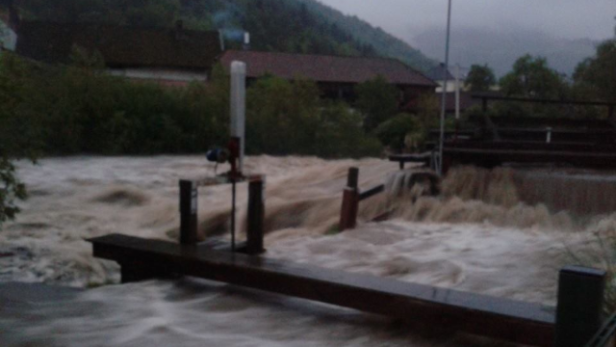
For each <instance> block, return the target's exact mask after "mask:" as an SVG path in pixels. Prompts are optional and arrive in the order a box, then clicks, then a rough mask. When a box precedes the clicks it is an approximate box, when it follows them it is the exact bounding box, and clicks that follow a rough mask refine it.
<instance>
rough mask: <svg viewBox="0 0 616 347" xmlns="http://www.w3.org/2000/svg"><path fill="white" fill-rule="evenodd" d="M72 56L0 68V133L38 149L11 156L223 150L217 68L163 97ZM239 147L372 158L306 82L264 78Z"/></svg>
mask: <svg viewBox="0 0 616 347" xmlns="http://www.w3.org/2000/svg"><path fill="white" fill-rule="evenodd" d="M73 53H74V54H73V60H74V64H72V65H70V66H54V67H50V66H44V65H38V64H33V63H26V62H24V61H22V60H20V59H19V58H17V57H15V56H13V55H11V54H4V55H3V56H2V57H1V58H0V101H3V105H4V107H3V109H2V111H1V112H2V125H3V129H4V130H6V131H7V132H8V133H11V134H27V135H28V136H20V139H19V141H14V143H20V142H21V143H23V142H24V141H26V140H27V141H31V142H34V141H38V145H37V146H21V147H23V148H39V149H41V150H42V151H44V152H45V153H46V154H51V155H71V154H83V153H85V154H88V153H89V154H104V155H109V154H112V155H120V154H160V153H202V152H205V151H206V150H208V149H209V148H211V147H213V146H216V145H218V146H221V145H222V146H224V145H225V144H226V143H227V141H228V134H229V102H230V101H229V89H230V88H229V77H228V76H227V75H226V73H225V72H224V70H223V69H222V67H220V66H217V67H216V68H215V69H214V71H213V73H212V78H211V79H210V81H209V83H208V84H203V83H196V82H195V83H193V84H190V85H188V86H187V87H184V88H165V87H162V86H160V85H157V84H153V83H144V82H139V83H138V82H134V81H129V80H127V79H124V78H120V77H114V76H110V75H108V74H106V73H105V72H104V71H103V70H102V68H101V67H102V66H103V64H102V63H101V62H100V59H98V58H97V57H96V56H87V55H85V54H84V53H83V52H82V51H80V50H78V49H76V50H74V52H73ZM25 120H26V121H25ZM7 143H8V141H7ZM15 147H16V148H18V147H20V146H15ZM246 147H247V150H248V152H249V153H250V154H262V153H266V154H272V155H287V154H300V155H319V156H322V157H346V156H353V157H357V156H365V155H375V154H378V153H379V151H380V144H379V143H378V141H376V140H375V139H374V138H372V137H369V136H367V135H366V134H365V132H364V130H363V129H362V119H361V117H360V116H359V114H357V113H355V112H353V111H352V110H351V109H349V107H348V106H347V105H344V104H330V103H324V102H323V101H322V100H321V99H320V98H319V90H318V88H317V87H316V85H315V84H314V83H312V82H308V81H294V82H290V81H286V80H282V79H279V78H273V77H270V78H263V79H260V80H259V81H257V82H256V83H255V84H254V85H253V86H251V87H249V88H248V92H247V146H246ZM5 152H6V151H5Z"/></svg>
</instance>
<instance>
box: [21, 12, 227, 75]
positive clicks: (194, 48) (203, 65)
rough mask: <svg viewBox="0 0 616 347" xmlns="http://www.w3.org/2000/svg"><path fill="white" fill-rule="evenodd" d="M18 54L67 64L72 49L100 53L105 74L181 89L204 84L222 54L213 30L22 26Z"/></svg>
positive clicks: (53, 24)
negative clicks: (188, 85) (189, 84)
mask: <svg viewBox="0 0 616 347" xmlns="http://www.w3.org/2000/svg"><path fill="white" fill-rule="evenodd" d="M16 31H17V42H16V47H15V51H16V53H17V54H19V55H21V56H24V57H26V58H29V59H33V60H36V61H40V62H44V63H50V64H68V63H70V62H71V55H72V53H73V51H74V48H75V47H78V48H81V49H84V50H86V51H88V52H99V53H100V54H101V55H102V57H103V59H104V62H105V68H106V70H107V72H108V73H110V74H112V75H116V76H124V77H127V78H129V79H132V80H136V81H154V82H157V83H160V84H163V85H169V86H182V85H186V84H188V83H189V82H191V81H207V79H208V76H209V73H210V71H211V69H212V66H213V65H214V63H215V62H216V60H217V58H219V57H220V55H221V53H222V51H223V45H222V40H221V37H220V34H219V33H218V32H216V31H193V30H186V29H184V28H183V26H182V23H181V22H178V24H177V25H176V27H175V28H140V27H128V26H117V25H105V24H76V23H71V24H65V23H52V22H37V21H33V22H25V21H24V22H21V23H19V25H18V26H17V30H16Z"/></svg>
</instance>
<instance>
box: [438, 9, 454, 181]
mask: <svg viewBox="0 0 616 347" xmlns="http://www.w3.org/2000/svg"><path fill="white" fill-rule="evenodd" d="M450 35H451V0H449V7H448V10H447V35H446V39H445V66H444V67H443V97H442V99H441V138H440V141H439V156H438V160H437V163H438V168H437V170H438V174H439V175H441V176H442V175H443V147H444V146H445V113H446V108H447V83H448V82H449V81H448V78H449V73H448V72H449V38H450Z"/></svg>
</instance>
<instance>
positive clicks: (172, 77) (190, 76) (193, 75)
mask: <svg viewBox="0 0 616 347" xmlns="http://www.w3.org/2000/svg"><path fill="white" fill-rule="evenodd" d="M107 71H108V72H109V74H111V75H113V76H121V77H126V78H135V79H143V80H154V81H169V82H187V83H188V82H193V81H197V82H205V81H207V74H206V72H205V71H203V72H194V71H181V70H171V69H149V68H130V69H108V70H107Z"/></svg>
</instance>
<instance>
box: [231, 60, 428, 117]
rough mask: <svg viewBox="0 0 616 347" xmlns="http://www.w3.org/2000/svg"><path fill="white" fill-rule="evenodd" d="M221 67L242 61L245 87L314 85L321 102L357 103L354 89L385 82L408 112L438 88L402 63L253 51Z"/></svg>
mask: <svg viewBox="0 0 616 347" xmlns="http://www.w3.org/2000/svg"><path fill="white" fill-rule="evenodd" d="M220 61H221V63H222V65H223V67H225V68H226V69H229V67H230V66H231V62H233V61H242V62H244V63H246V66H247V79H248V83H250V82H251V81H253V80H255V79H257V78H260V77H263V76H265V75H268V74H270V75H274V76H277V77H280V78H284V79H288V80H293V79H305V80H310V81H314V82H315V83H316V84H317V86H318V87H319V89H320V90H321V94H322V96H323V97H324V98H331V99H342V100H345V101H347V102H353V101H355V99H356V94H355V88H354V87H355V86H356V85H358V84H360V83H363V82H366V81H369V80H372V79H374V78H377V77H379V76H381V77H383V78H385V79H386V80H387V81H388V82H389V83H391V84H393V85H395V86H396V87H397V88H398V89H399V91H400V105H401V106H403V107H407V108H410V107H412V106H413V102H414V101H415V100H416V99H417V97H418V96H420V95H422V94H425V93H427V94H434V88H435V87H436V86H437V84H436V83H435V82H434V81H432V80H431V79H429V78H428V77H426V76H424V75H423V74H421V73H420V72H418V71H416V70H414V69H412V68H410V67H409V66H407V65H405V64H403V63H402V62H400V61H398V60H395V59H389V58H373V57H370V58H368V57H344V56H328V55H309V54H292V53H274V52H255V51H227V52H225V53H224V54H223V56H222V58H221V60H220Z"/></svg>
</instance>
